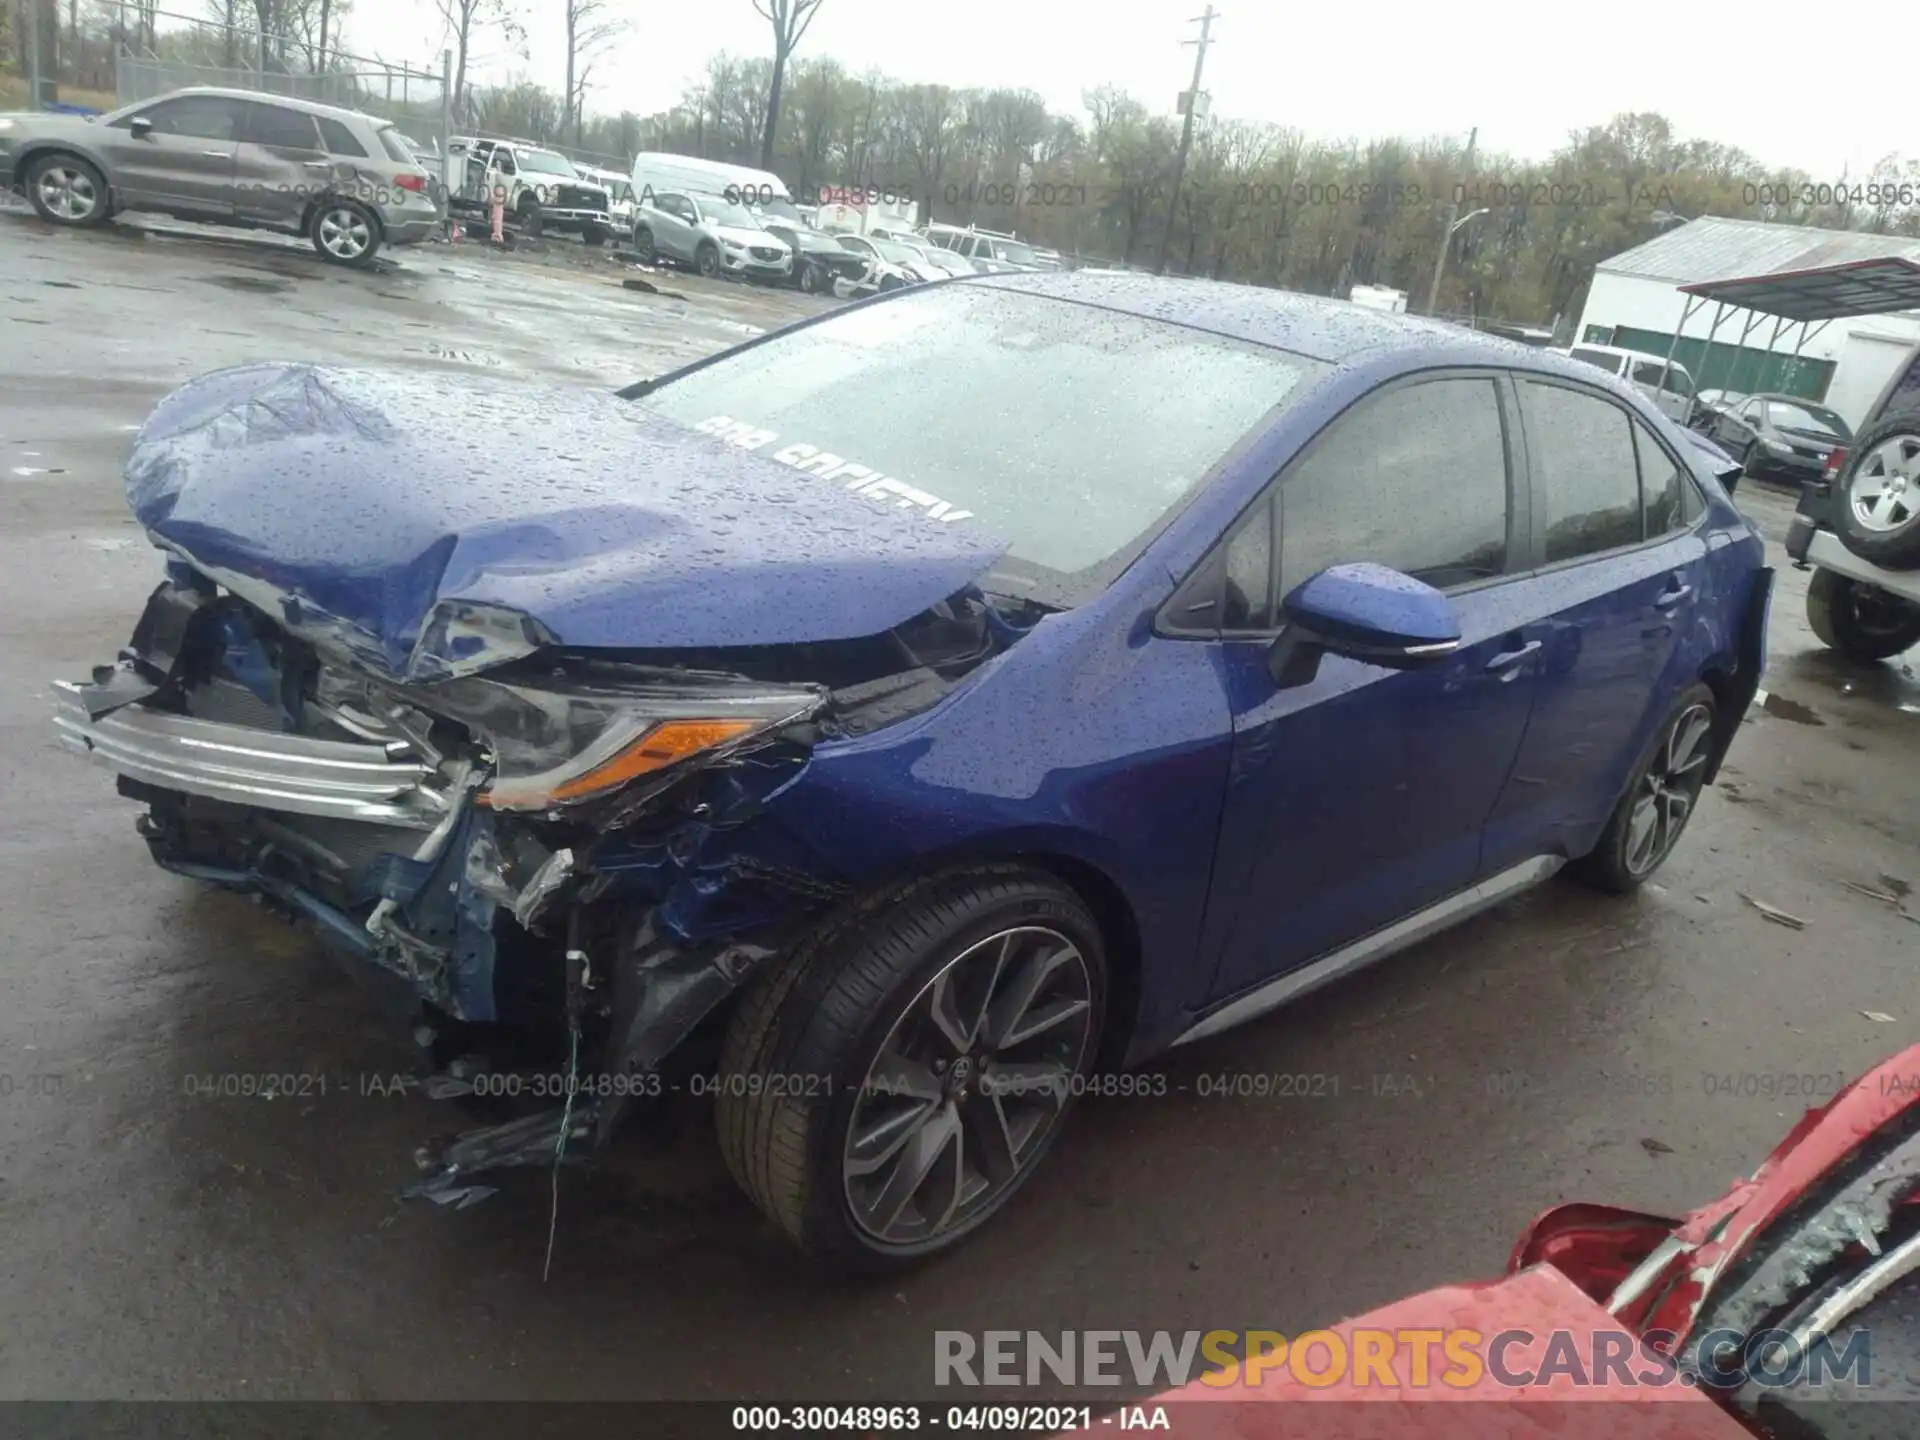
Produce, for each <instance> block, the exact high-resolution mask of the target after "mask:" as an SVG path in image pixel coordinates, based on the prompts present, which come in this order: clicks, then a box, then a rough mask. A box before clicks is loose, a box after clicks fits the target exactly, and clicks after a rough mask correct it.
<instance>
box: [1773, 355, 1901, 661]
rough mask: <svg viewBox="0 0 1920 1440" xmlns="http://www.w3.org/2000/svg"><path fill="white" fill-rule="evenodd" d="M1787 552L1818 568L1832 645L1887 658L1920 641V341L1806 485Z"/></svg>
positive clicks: (1814, 607) (1812, 597) (1816, 623)
mask: <svg viewBox="0 0 1920 1440" xmlns="http://www.w3.org/2000/svg"><path fill="white" fill-rule="evenodd" d="M1787 554H1788V555H1790V556H1792V557H1793V560H1794V562H1795V563H1796V564H1797V565H1799V566H1800V568H1802V569H1811V570H1813V571H1814V576H1813V580H1812V583H1810V584H1809V585H1808V587H1807V620H1808V622H1809V623H1810V624H1811V625H1812V626H1813V633H1814V634H1816V635H1818V636H1819V637H1820V639H1821V641H1822V643H1824V644H1825V645H1827V646H1828V647H1829V648H1830V649H1833V650H1837V651H1839V652H1840V653H1841V654H1842V655H1845V656H1847V657H1849V658H1850V659H1854V660H1888V659H1891V658H1892V657H1893V656H1895V655H1898V654H1900V653H1901V652H1902V651H1903V650H1906V649H1908V648H1909V647H1911V646H1913V645H1915V644H1917V643H1920V346H1916V347H1915V349H1914V351H1913V353H1912V354H1911V355H1910V356H1908V357H1907V362H1906V364H1904V365H1902V366H1901V367H1900V368H1899V369H1898V370H1896V371H1895V372H1894V376H1893V378H1892V379H1891V380H1890V381H1889V382H1888V383H1887V388H1886V389H1885V390H1884V391H1882V392H1881V395H1880V398H1879V399H1878V400H1877V401H1875V402H1874V406H1873V409H1872V410H1870V411H1868V412H1867V418H1866V421H1865V422H1864V423H1863V424H1862V425H1861V427H1860V430H1859V433H1858V434H1856V435H1855V436H1854V438H1853V440H1852V441H1851V443H1849V444H1848V445H1847V446H1846V447H1845V448H1844V449H1836V450H1835V451H1834V452H1833V453H1832V454H1831V455H1830V456H1828V458H1827V463H1826V468H1825V469H1824V470H1823V471H1822V472H1821V475H1820V478H1819V479H1818V480H1809V481H1807V482H1806V484H1805V485H1804V486H1803V487H1802V488H1801V491H1800V507H1799V509H1798V510H1797V511H1796V512H1795V513H1794V517H1793V519H1792V521H1791V522H1790V523H1789V524H1788V526H1787Z"/></svg>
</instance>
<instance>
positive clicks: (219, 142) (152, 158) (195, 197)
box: [103, 95, 247, 220]
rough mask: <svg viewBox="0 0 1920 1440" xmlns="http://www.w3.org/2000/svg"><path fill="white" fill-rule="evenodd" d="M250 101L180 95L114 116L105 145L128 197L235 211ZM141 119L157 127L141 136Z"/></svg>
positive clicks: (150, 203)
mask: <svg viewBox="0 0 1920 1440" xmlns="http://www.w3.org/2000/svg"><path fill="white" fill-rule="evenodd" d="M246 108H247V102H246V101H244V100H230V99H228V98H226V97H225V96H223V95H179V96H176V97H174V98H173V99H171V100H160V101H157V102H155V103H154V104H152V105H149V106H147V107H146V108H145V109H144V110H139V111H135V112H134V113H133V114H131V115H125V116H122V117H121V118H120V119H119V120H117V121H115V122H114V124H113V125H112V126H110V127H109V128H108V130H107V131H106V134H105V138H104V139H103V145H104V147H105V149H106V158H107V165H108V167H109V169H110V170H111V171H112V174H113V184H114V186H115V187H116V188H117V189H118V190H119V192H120V196H121V200H122V203H123V204H124V205H125V206H126V207H127V208H129V209H139V208H141V207H143V206H145V207H151V208H154V209H162V210H172V211H179V212H181V213H183V214H192V215H194V216H195V217H196V218H201V217H204V218H206V219H217V220H225V219H231V218H232V216H233V161H234V153H235V152H236V151H237V150H238V149H239V144H240V134H241V127H242V124H243V123H244V119H245V114H246ZM136 119H144V120H147V121H149V122H150V123H151V126H152V128H151V129H149V130H148V131H147V132H146V133H145V134H144V135H142V136H135V135H134V133H133V129H132V122H133V121H134V120H136Z"/></svg>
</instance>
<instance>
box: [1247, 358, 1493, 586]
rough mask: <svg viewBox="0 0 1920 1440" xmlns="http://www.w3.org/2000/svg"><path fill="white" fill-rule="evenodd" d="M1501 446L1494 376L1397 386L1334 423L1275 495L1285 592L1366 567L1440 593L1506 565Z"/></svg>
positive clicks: (1281, 582)
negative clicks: (1366, 563) (1331, 572)
mask: <svg viewBox="0 0 1920 1440" xmlns="http://www.w3.org/2000/svg"><path fill="white" fill-rule="evenodd" d="M1507 508H1508V491H1507V447H1506V433H1505V429H1504V427H1503V426H1502V424H1501V419H1500V402H1499V396H1498V393H1497V392H1496V390H1495V388H1494V382H1493V381H1492V380H1491V379H1479V378H1458V379H1443V380H1427V381H1422V382H1420V383H1418V384H1414V385H1403V386H1397V387H1395V388H1394V389H1391V390H1388V391H1387V392H1386V393H1384V394H1382V395H1378V396H1375V397H1374V398H1372V399H1370V400H1366V401H1363V402H1362V403H1361V405H1360V406H1359V407H1358V408H1357V409H1355V410H1353V411H1351V412H1349V413H1348V414H1347V415H1345V416H1342V417H1341V418H1340V419H1339V420H1336V421H1335V422H1334V424H1333V427H1332V428H1331V429H1330V430H1329V431H1328V432H1327V433H1326V434H1325V435H1324V436H1322V437H1321V438H1320V439H1319V440H1317V441H1316V442H1315V443H1314V445H1313V448H1312V449H1311V450H1309V451H1308V452H1307V454H1306V456H1305V457H1304V458H1303V459H1302V460H1300V461H1299V462H1298V463H1297V464H1296V465H1295V466H1294V468H1293V470H1292V471H1291V473H1289V474H1288V475H1287V477H1286V478H1285V479H1284V480H1283V481H1282V482H1281V487H1280V593H1281V594H1283V595H1284V594H1285V593H1286V592H1288V591H1289V590H1292V589H1294V588H1295V587H1297V586H1299V585H1302V584H1304V583H1305V582H1306V581H1308V580H1310V579H1312V578H1313V577H1314V576H1315V575H1317V574H1319V573H1320V571H1322V570H1324V569H1326V568H1327V567H1328V566H1329V565H1344V564H1349V563H1352V562H1354V561H1360V560H1370V561H1373V562H1374V563H1375V564H1379V565H1385V566H1388V567H1390V568H1392V569H1394V570H1398V571H1400V572H1401V573H1402V574H1405V575H1411V576H1413V577H1414V579H1416V580H1424V581H1425V582H1426V583H1427V584H1429V585H1433V586H1435V587H1437V588H1440V589H1447V588H1449V587H1451V586H1456V585H1467V584H1472V583H1473V582H1475V581H1479V580H1486V579H1490V578H1492V577H1493V576H1496V575H1500V574H1502V573H1504V572H1505V570H1506V568H1507V529H1508V524H1507Z"/></svg>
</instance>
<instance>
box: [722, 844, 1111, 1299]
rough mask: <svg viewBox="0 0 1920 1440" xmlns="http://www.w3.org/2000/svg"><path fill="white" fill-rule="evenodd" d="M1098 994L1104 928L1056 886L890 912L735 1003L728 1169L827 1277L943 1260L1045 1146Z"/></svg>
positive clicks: (773, 975)
mask: <svg viewBox="0 0 1920 1440" xmlns="http://www.w3.org/2000/svg"><path fill="white" fill-rule="evenodd" d="M1106 995H1107V971H1106V952H1105V947H1104V945H1103V943H1102V940H1101V935H1100V929H1099V926H1098V924H1097V922H1096V921H1095V920H1094V917H1093V915H1092V914H1091V912H1089V910H1088V909H1087V907H1086V905H1085V903H1084V902H1083V901H1082V900H1081V899H1080V898H1079V897H1078V896H1077V895H1076V894H1074V893H1073V892H1072V891H1071V890H1069V889H1068V888H1067V887H1065V886H1064V885H1062V884H1061V883H1060V882H1059V881H1057V880H1055V879H1054V878H1052V877H1051V876H1048V875H1045V874H1042V873H1039V872H1035V871H1031V870H1028V869H1025V868H1023V867H1019V866H1013V865H995V866H990V867H984V868H981V869H977V870H971V871H966V872H960V873H954V874H947V875H942V876H935V877H932V878H929V879H924V880H920V881H916V882H914V883H912V884H910V885H908V886H906V887H904V888H901V889H898V890H895V891H893V892H891V893H889V894H886V895H883V896H880V897H878V898H877V899H876V900H873V901H870V902H868V903H867V904H865V905H863V906H861V907H860V908H858V909H856V910H854V911H852V912H851V913H850V914H848V915H847V916H845V917H844V918H842V919H841V920H840V921H838V922H837V923H835V924H832V925H830V926H829V927H828V928H826V929H824V930H823V931H821V932H820V933H819V934H818V935H816V936H815V937H814V938H813V939H812V940H811V941H809V942H808V943H806V944H804V945H803V946H802V947H801V948H800V949H799V950H798V951H797V952H796V953H795V954H794V955H792V956H791V957H789V958H788V959H787V960H786V961H785V962H784V963H782V964H780V965H779V966H778V967H777V968H775V969H774V970H772V971H771V972H770V973H768V974H766V975H764V976H762V977H761V978H760V979H759V981H758V982H756V984H755V985H754V986H753V987H752V988H751V989H749V991H748V992H747V994H746V995H745V996H744V997H743V999H742V1002H741V1005H740V1008H739V1010H738V1011H737V1012H736V1013H735V1015H734V1017H733V1020H732V1023H731V1025H730V1027H729V1029H728V1032H727V1037H726V1041H725V1045H724V1047H723V1050H722V1055H721V1063H720V1076H719V1103H718V1111H717V1117H716V1118H717V1121H718V1127H719V1135H720V1148H721V1153H722V1154H723V1155H724V1156H725V1158H726V1163H727V1168H728V1169H729V1170H730V1171H731V1172H732V1174H733V1176H734V1179H735V1180H736V1181H738V1182H739V1184H740V1186H741V1188H742V1189H743V1190H745V1191H746V1193H747V1194H748V1196H750V1197H751V1198H752V1200H753V1202H754V1203H755V1204H756V1205H757V1206H759V1208H760V1209H761V1210H762V1211H763V1212H764V1213H765V1214H766V1215H767V1216H768V1218H769V1219H771V1220H772V1221H773V1222H774V1223H775V1224H776V1225H778V1226H779V1227H780V1229H781V1230H782V1231H784V1232H785V1233H786V1235H787V1236H788V1238H790V1239H791V1240H793V1241H794V1242H795V1243H796V1244H797V1245H799V1246H800V1248H801V1249H803V1250H804V1251H806V1252H807V1253H808V1254H810V1255H812V1256H814V1257H815V1258H816V1259H818V1260H820V1261H822V1262H824V1263H826V1264H827V1265H829V1266H830V1267H832V1268H835V1269H839V1270H846V1271H854V1272H867V1273H871V1272H876V1271H886V1270H891V1269H898V1268H903V1267H905V1266H908V1265H911V1264H914V1263H917V1262H919V1261H922V1260H925V1259H927V1258H929V1257H931V1256H933V1255H936V1254H939V1253H941V1252H943V1251H945V1250H948V1249H950V1248H952V1247H953V1246H955V1245H957V1244H959V1243H960V1242H961V1241H962V1240H963V1239H965V1238H966V1237H967V1236H968V1235H970V1234H972V1233H973V1231H974V1230H976V1229H978V1228H979V1227H980V1226H981V1225H983V1224H985V1223H986V1222H987V1221H988V1220H989V1219H990V1218H991V1217H992V1216H993V1215H995V1214H996V1213H998V1212H999V1211H1000V1209H1001V1208H1002V1207H1003V1206H1004V1205H1005V1204H1006V1203H1007V1201H1008V1200H1010V1199H1011V1198H1012V1196H1013V1195H1014V1193H1015V1192H1016V1191H1018V1190H1019V1188H1020V1187H1021V1186H1022V1185H1024V1184H1025V1183H1026V1181H1027V1179H1028V1178H1029V1177H1030V1176H1031V1175H1032V1173H1033V1171H1034V1169H1035V1168H1036V1167H1037V1166H1038V1165H1039V1163H1040V1161H1041V1159H1042V1158H1043V1157H1044V1155H1045V1154H1046V1152H1047V1150H1048V1149H1049V1148H1051V1146H1052V1143H1053V1141H1054V1139H1055V1138H1056V1137H1057V1135H1058V1133H1059V1131H1060V1129H1061V1122H1062V1121H1063V1120H1064V1118H1065V1115H1066V1112H1067V1110H1068V1109H1069V1108H1071V1106H1072V1103H1073V1100H1074V1098H1075V1095H1076V1093H1077V1092H1078V1091H1079V1090H1081V1089H1082V1088H1084V1082H1085V1080H1086V1077H1087V1075H1088V1074H1089V1073H1090V1071H1091V1069H1092V1066H1093V1063H1094V1056H1095V1053H1096V1050H1097V1048H1098V1042H1099V1038H1100V1033H1101V1026H1102V1024H1103V1023H1104V1020H1105V1015H1106Z"/></svg>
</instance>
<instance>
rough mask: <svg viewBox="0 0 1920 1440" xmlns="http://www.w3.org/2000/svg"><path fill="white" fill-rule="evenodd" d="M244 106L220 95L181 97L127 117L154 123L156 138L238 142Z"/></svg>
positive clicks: (128, 120) (151, 106) (128, 119)
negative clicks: (190, 138)
mask: <svg viewBox="0 0 1920 1440" xmlns="http://www.w3.org/2000/svg"><path fill="white" fill-rule="evenodd" d="M244 108H245V102H244V101H240V100H228V99H226V98H225V97H224V96H220V95H182V96H180V97H179V98H178V99H175V100H162V101H161V102H160V103H159V104H158V105H150V106H148V107H147V108H146V109H145V110H142V111H140V112H139V113H138V114H137V115H129V116H127V117H126V122H122V123H127V122H131V121H133V120H136V119H143V120H148V121H151V122H152V124H153V133H154V134H156V135H182V136H190V137H192V138H193V139H196V140H237V139H239V138H240V125H241V119H242V115H243V111H244Z"/></svg>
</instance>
